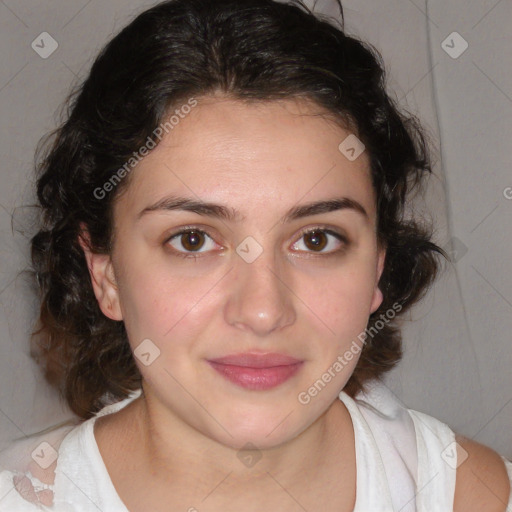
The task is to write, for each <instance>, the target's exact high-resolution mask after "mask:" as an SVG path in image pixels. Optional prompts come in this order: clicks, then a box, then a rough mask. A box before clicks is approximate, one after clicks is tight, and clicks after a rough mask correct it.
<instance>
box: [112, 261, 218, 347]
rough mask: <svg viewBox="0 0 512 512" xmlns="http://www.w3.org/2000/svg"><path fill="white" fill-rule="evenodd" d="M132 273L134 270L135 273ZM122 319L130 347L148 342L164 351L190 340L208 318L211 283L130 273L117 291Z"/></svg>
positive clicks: (163, 274) (169, 276) (172, 276)
mask: <svg viewBox="0 0 512 512" xmlns="http://www.w3.org/2000/svg"><path fill="white" fill-rule="evenodd" d="M134 270H135V269H134ZM120 289H121V293H120V298H121V305H122V310H123V318H124V322H125V326H126V330H127V333H128V337H129V339H130V343H131V344H132V346H136V345H137V344H138V343H140V341H142V340H143V339H146V338H149V339H151V340H154V342H155V343H156V344H157V345H158V346H161V347H163V346H164V345H165V344H166V343H167V342H168V341H169V340H173V344H177V345H179V340H180V339H182V338H183V336H184V332H185V333H186V337H187V338H191V337H192V336H193V335H194V334H195V333H196V331H197V330H198V329H199V328H200V325H201V322H203V323H204V321H205V320H206V316H207V314H208V303H209V297H208V292H209V290H210V289H211V283H210V281H209V280H207V279H204V278H190V277H181V278H180V277H179V276H176V275H169V273H166V272H162V271H157V270H156V269H155V268H154V269H153V271H152V272H143V273H140V274H137V273H136V272H135V271H133V272H132V273H130V278H129V279H127V280H125V281H123V286H122V287H120Z"/></svg>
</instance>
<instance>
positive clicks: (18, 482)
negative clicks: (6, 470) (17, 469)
mask: <svg viewBox="0 0 512 512" xmlns="http://www.w3.org/2000/svg"><path fill="white" fill-rule="evenodd" d="M12 482H13V484H14V487H15V488H16V490H17V491H18V493H19V495H20V496H21V497H22V498H23V499H24V500H26V501H28V502H29V503H39V504H41V505H45V506H51V505H52V504H53V485H51V484H45V483H44V482H41V480H39V478H37V477H35V476H34V475H32V473H31V472H30V471H28V472H27V473H16V474H15V475H14V476H13V478H12Z"/></svg>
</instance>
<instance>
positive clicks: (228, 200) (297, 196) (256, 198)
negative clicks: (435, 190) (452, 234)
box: [87, 97, 384, 448]
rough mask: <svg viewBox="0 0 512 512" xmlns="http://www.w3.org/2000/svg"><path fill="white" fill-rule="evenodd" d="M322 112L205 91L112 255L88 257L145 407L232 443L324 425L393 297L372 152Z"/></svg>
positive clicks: (146, 177) (136, 191)
mask: <svg viewBox="0 0 512 512" xmlns="http://www.w3.org/2000/svg"><path fill="white" fill-rule="evenodd" d="M317 113H318V109H315V108H314V106H313V105H312V104H310V103H307V102H298V101H293V100H286V101H280V102H270V101H269V102H259V103H255V104H244V103H242V102H239V101H236V100H232V99H226V98H213V97H209V98H202V99H198V105H197V106H196V107H195V108H193V109H192V111H191V112H190V113H189V114H188V115H187V116H185V117H184V118H182V119H180V122H179V124H177V125H176V126H175V127H174V129H173V130H172V131H169V133H168V134H167V135H166V136H165V137H164V138H163V139H162V142H161V143H160V144H159V145H158V146H157V147H156V148H155V149H154V150H153V151H152V152H151V153H149V154H148V156H146V157H145V158H144V159H143V160H142V161H141V162H140V163H139V164H138V165H137V166H136V168H135V169H134V170H133V171H132V175H131V176H130V183H129V185H128V187H127V188H126V190H125V191H124V192H123V193H122V194H121V195H119V197H118V198H117V201H116V204H115V208H114V224H115V226H114V228H115V244H114V248H113V252H112V254H111V256H110V257H109V256H106V255H94V254H90V253H89V254H88V255H87V258H88V261H89V268H90V271H91V276H92V282H93V285H94V289H95V293H96V296H97V298H98V301H99V304H100V307H101V308H102V310H103V312H104V313H105V314H106V315H107V316H109V317H110V318H113V319H116V320H123V321H124V323H125V326H126V329H127V332H128V336H129V340H130V344H131V347H132V349H133V350H134V351H135V353H136V354H138V355H139V356H141V357H140V358H139V357H136V358H135V361H136V363H137V365H138V367H139V368H140V371H141V373H142V376H143V380H144V390H145V394H146V397H147V400H148V403H150V402H151V403H152V404H153V406H154V407H155V408H158V409H159V410H160V411H161V413H162V414H165V415H170V416H172V418H174V419H175V420H176V421H178V422H180V424H182V425H186V426H190V427H193V428H194V429H195V430H196V431H199V432H200V433H202V434H203V435H205V436H208V437H209V438H211V439H214V440H216V441H218V442H220V443H223V444H224V445H228V446H232V447H234V448H240V447H241V446H244V445H245V444H246V443H247V442H252V443H253V444H255V445H256V446H258V447H259V448H268V447H271V446H277V445H279V444H281V443H283V442H286V441H287V440H290V439H292V438H294V437H295V436H297V435H298V434H300V433H301V432H303V431H305V430H306V429H307V428H308V427H309V426H310V425H312V424H313V423H314V422H315V421H316V420H317V419H318V418H320V417H321V416H322V415H323V413H325V412H326V411H327V410H328V409H329V407H330V406H331V405H332V404H333V402H334V401H335V399H336V398H337V395H338V394H339V392H340V390H341V389H342V388H343V387H344V386H345V384H346V382H347V381H348V379H349V378H350V376H351V374H352V372H353V370H354V368H355V366H356V364H357V360H358V354H357V351H356V355H354V357H353V358H352V360H350V361H345V364H343V365H341V366H342V368H341V369H340V367H339V366H336V368H337V369H336V370H332V368H333V365H334V363H335V362H336V361H338V357H339V356H342V355H343V354H344V353H345V352H346V351H347V350H349V349H350V348H351V347H354V342H357V345H358V346H360V345H361V342H360V341H358V335H360V334H361V333H362V332H363V331H364V330H365V328H366V325H367V322H368V317H369V315H370V314H371V313H372V312H373V311H375V310H376V309H377V308H378V306H379V305H380V303H381V301H382V295H381V293H380V291H379V289H378V287H377V283H378V280H379V277H380V273H381V271H382V266H383V262H384V252H383V251H381V250H379V248H378V246H377V240H376V211H375V198H374V193H373V190H372V186H371V179H370V170H369V161H368V158H367V155H366V153H363V154H362V155H361V156H359V157H358V158H357V159H356V160H354V161H350V160H349V159H347V158H346V157H345V156H344V154H342V152H341V151H340V150H339V149H338V147H339V145H340V143H341V142H342V141H343V140H344V139H345V138H346V137H347V136H348V135H350V132H349V131H345V130H343V129H342V128H340V127H339V126H336V125H335V124H334V123H332V122H331V121H328V120H327V119H326V118H324V117H322V116H318V115H314V114H317ZM178 198H182V199H183V200H184V201H181V199H178ZM212 205H217V206H212ZM315 205H316V206H315ZM144 340H145V341H144ZM141 343H142V345H141ZM353 352H354V351H353ZM142 354H143V355H142ZM228 356H233V357H228ZM328 368H331V376H330V377H331V378H330V379H329V382H328V383H325V386H323V387H322V390H321V391H319V392H317V393H316V396H314V397H313V396H311V395H310V394H309V396H310V400H308V403H307V404H305V403H301V401H300V400H299V396H300V394H301V393H303V392H304V391H306V392H307V390H308V389H310V388H311V386H312V385H313V384H314V383H315V382H316V381H318V380H319V379H321V378H322V375H324V373H325V372H326V370H327V369H328ZM302 396H304V394H302ZM302 402H305V400H302Z"/></svg>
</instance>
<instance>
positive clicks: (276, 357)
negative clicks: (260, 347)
mask: <svg viewBox="0 0 512 512" xmlns="http://www.w3.org/2000/svg"><path fill="white" fill-rule="evenodd" d="M209 361H210V362H212V363H218V364H226V365H231V366H242V367H247V368H272V367H274V366H290V365H293V364H298V363H302V361H301V360H300V359H296V358H295V357H291V356H287V355H285V354H257V353H254V352H244V353H241V354H230V355H227V356H224V357H218V358H215V359H209Z"/></svg>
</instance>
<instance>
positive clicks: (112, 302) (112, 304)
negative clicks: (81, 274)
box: [78, 225, 123, 320]
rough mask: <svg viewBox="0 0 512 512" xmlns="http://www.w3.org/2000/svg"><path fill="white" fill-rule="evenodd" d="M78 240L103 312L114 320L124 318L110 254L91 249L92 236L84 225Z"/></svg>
mask: <svg viewBox="0 0 512 512" xmlns="http://www.w3.org/2000/svg"><path fill="white" fill-rule="evenodd" d="M78 241H79V243H80V246H81V247H82V249H83V251H84V255H85V259H86V261H87V268H88V269H89V275H90V277H91V283H92V287H93V290H94V295H96V299H97V300H98V305H99V306H100V309H101V311H102V312H103V314H104V315H105V316H106V317H108V318H110V319H112V320H122V319H123V314H122V312H121V307H120V303H119V290H118V287H117V282H116V276H115V274H114V267H113V265H112V259H111V256H110V254H97V253H94V252H92V250H91V242H90V236H89V233H88V231H87V229H86V228H85V227H84V225H81V233H80V235H79V236H78Z"/></svg>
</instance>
